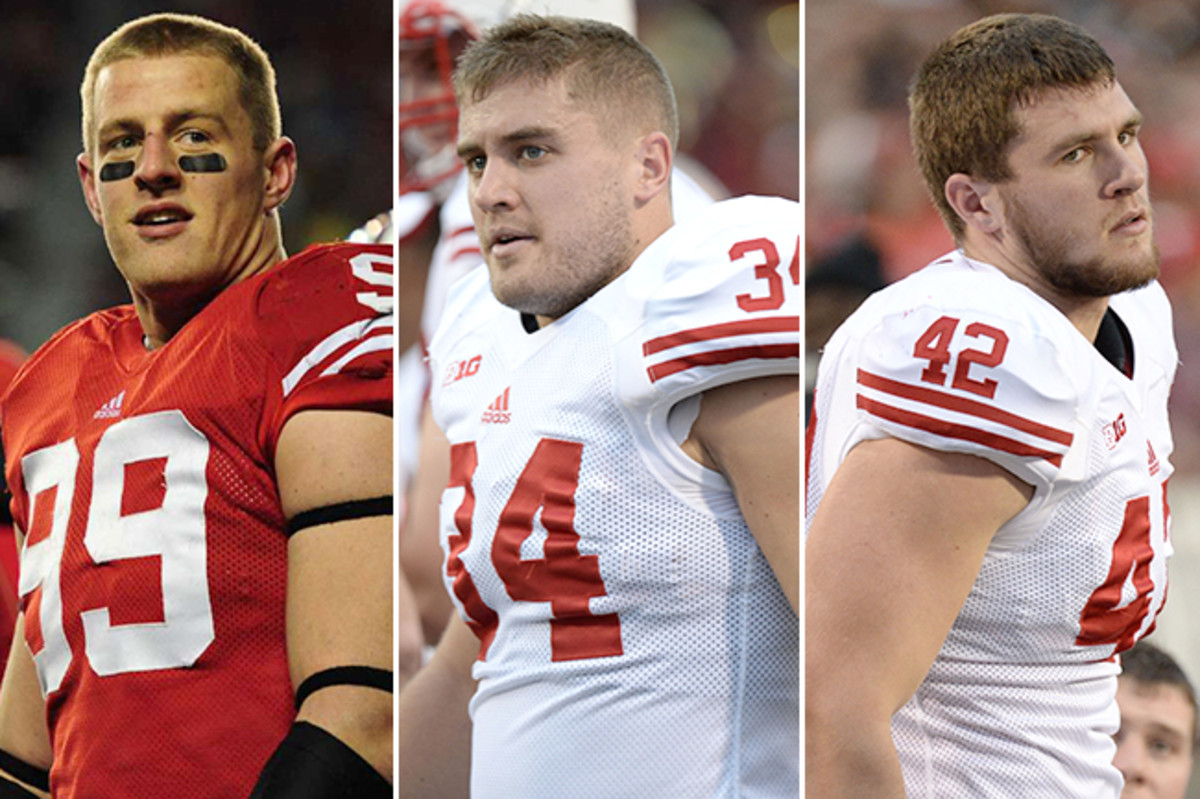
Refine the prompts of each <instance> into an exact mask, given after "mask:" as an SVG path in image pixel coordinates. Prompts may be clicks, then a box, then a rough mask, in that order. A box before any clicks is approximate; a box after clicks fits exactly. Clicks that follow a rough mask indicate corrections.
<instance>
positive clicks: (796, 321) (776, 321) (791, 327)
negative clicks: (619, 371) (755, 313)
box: [642, 316, 800, 355]
mask: <svg viewBox="0 0 1200 799" xmlns="http://www.w3.org/2000/svg"><path fill="white" fill-rule="evenodd" d="M791 331H796V332H799V331H800V317H799V316H771V317H767V318H765V319H745V320H742V321H738V322H723V323H721V324H718V325H706V326H704V327H693V328H691V329H689V330H681V331H679V332H678V333H672V334H670V335H669V336H659V337H658V338H652V339H650V340H649V341H647V342H645V343H644V344H642V354H644V355H653V354H654V353H656V352H662V351H663V350H669V349H671V348H672V347H679V346H681V345H683V344H691V343H693V342H696V341H709V340H711V339H715V338H727V337H729V336H751V335H756V334H758V333H788V332H791Z"/></svg>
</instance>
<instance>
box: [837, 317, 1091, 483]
mask: <svg viewBox="0 0 1200 799" xmlns="http://www.w3.org/2000/svg"><path fill="white" fill-rule="evenodd" d="M996 299H997V301H998V307H1002V306H1003V305H1004V303H1003V299H1002V298H996ZM1068 332H1070V331H1068ZM1061 333H1062V331H1061V330H1057V331H1056V330H1049V329H1045V328H1044V327H1042V326H1040V325H1039V320H1038V319H1037V318H1036V317H1034V316H1030V315H1024V314H1021V313H1013V312H1011V311H1009V312H1007V313H1006V314H1005V315H1004V316H1000V315H999V314H996V313H991V312H989V311H988V310H986V309H985V308H984V307H983V306H982V305H981V304H979V303H976V304H974V305H972V306H967V307H962V308H954V307H953V306H951V307H946V306H938V305H936V304H931V305H919V306H916V307H912V308H905V309H902V310H898V311H896V312H894V313H889V314H886V315H884V316H883V317H882V319H881V320H880V321H879V323H878V324H877V325H875V326H874V327H873V328H871V329H870V330H868V331H867V332H866V334H865V335H864V336H863V338H862V340H861V341H860V342H859V344H858V346H857V347H856V348H853V349H852V351H851V353H850V355H851V358H850V360H849V361H848V362H845V363H843V364H841V366H840V369H841V370H842V372H843V375H842V377H841V378H840V380H844V381H848V382H849V381H851V380H852V382H853V391H854V407H855V409H856V413H857V419H858V423H857V425H856V428H855V429H854V431H853V433H852V435H851V440H849V441H847V442H845V445H844V448H843V449H842V452H846V451H849V449H850V447H852V446H853V445H854V444H855V443H857V442H858V441H861V440H863V439H867V438H878V437H881V436H884V435H886V436H892V437H895V438H898V439H902V440H904V441H908V442H911V443H913V444H918V445H921V446H924V447H928V448H930V449H935V450H941V451H947V452H960V453H967V454H972V455H977V456H980V457H983V458H986V459H988V460H990V461H993V462H994V463H997V464H998V465H1000V466H1001V467H1002V468H1004V469H1006V470H1007V471H1009V472H1011V473H1012V474H1014V475H1015V476H1017V477H1018V478H1020V479H1021V480H1023V481H1025V482H1027V483H1029V484H1031V485H1034V486H1044V485H1048V484H1049V483H1050V482H1051V481H1053V480H1054V479H1055V478H1056V477H1057V476H1058V475H1059V473H1060V471H1061V470H1062V469H1063V466H1064V458H1066V456H1067V454H1068V451H1069V450H1070V449H1071V447H1072V444H1073V443H1074V440H1075V435H1076V424H1075V420H1076V416H1077V411H1078V408H1079V404H1080V393H1081V391H1082V390H1083V382H1084V381H1081V380H1080V379H1079V375H1080V368H1081V367H1080V365H1078V364H1075V365H1072V364H1071V363H1070V362H1069V359H1068V358H1067V357H1066V355H1065V353H1064V352H1063V351H1062V350H1061V349H1060V348H1059V347H1058V346H1057V345H1056V343H1055V342H1056V337H1057V336H1056V334H1061ZM1072 366H1074V369H1072Z"/></svg>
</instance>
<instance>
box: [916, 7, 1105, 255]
mask: <svg viewBox="0 0 1200 799" xmlns="http://www.w3.org/2000/svg"><path fill="white" fill-rule="evenodd" d="M1115 80H1116V68H1115V67H1114V66H1113V62H1112V59H1111V58H1109V56H1108V53H1106V52H1105V51H1104V48H1103V47H1101V46H1100V43H1099V42H1097V41H1096V40H1095V39H1094V38H1092V36H1091V35H1090V34H1088V33H1087V32H1086V31H1085V30H1083V29H1082V28H1080V27H1079V26H1078V25H1074V24H1072V23H1070V22H1067V21H1065V20H1062V19H1059V18H1058V17H1052V16H1048V15H1045V14H996V15H995V16H990V17H985V18H984V19H981V20H979V21H977V22H974V23H972V24H970V25H968V26H966V27H965V28H962V29H961V30H959V31H958V32H957V33H955V34H954V35H952V36H951V37H950V38H949V39H947V40H946V41H944V42H943V43H942V44H941V46H939V47H938V48H937V49H936V50H935V51H934V52H933V54H932V55H930V56H929V58H928V59H926V61H925V63H924V64H923V65H922V66H921V69H920V70H919V71H918V72H917V75H916V77H915V79H914V80H913V84H912V89H911V91H910V93H909V102H908V104H909V111H910V114H911V116H910V120H909V123H910V129H911V133H912V142H913V151H914V152H915V154H916V157H917V162H918V163H919V164H920V167H921V172H922V174H923V175H924V177H925V183H926V185H927V186H928V188H929V192H930V194H931V195H932V197H933V202H934V204H935V205H937V208H938V211H940V212H941V214H942V219H944V220H945V222H946V225H947V227H949V228H950V231H951V232H952V233H953V234H954V237H955V239H960V238H961V237H962V235H963V233H964V231H965V229H966V228H965V225H964V223H963V221H962V219H960V218H959V216H958V214H956V213H955V212H954V209H953V208H951V207H950V204H949V203H948V202H947V201H946V196H945V186H946V180H947V179H948V178H949V177H950V176H951V175H953V174H955V173H957V172H961V173H963V174H967V175H971V176H972V177H975V178H980V179H982V180H988V181H997V182H999V181H1004V180H1007V179H1009V178H1011V177H1012V172H1011V171H1010V169H1009V165H1008V153H1007V150H1008V145H1009V143H1010V142H1012V140H1013V139H1014V138H1016V136H1017V135H1018V134H1019V133H1020V132H1021V131H1020V127H1019V125H1018V123H1017V116H1016V111H1017V108H1018V107H1019V106H1020V105H1022V104H1024V103H1029V102H1032V101H1033V100H1035V99H1036V97H1037V95H1038V94H1039V93H1040V92H1042V91H1044V90H1046V89H1057V88H1064V89H1085V88H1088V87H1091V86H1103V85H1111V84H1112V83H1113V82H1114V81H1115Z"/></svg>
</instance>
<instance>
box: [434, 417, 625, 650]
mask: <svg viewBox="0 0 1200 799" xmlns="http://www.w3.org/2000/svg"><path fill="white" fill-rule="evenodd" d="M582 455H583V444H580V443H577V442H573V441H563V440H561V439H555V438H543V439H540V440H539V441H538V444H537V447H536V448H535V449H534V451H533V454H532V455H531V456H530V458H529V460H528V461H527V462H526V464H525V468H524V469H523V470H522V471H521V475H520V477H518V478H517V482H516V485H515V486H513V490H512V494H510V495H509V498H508V502H507V503H506V504H505V506H504V509H503V510H502V511H501V512H500V516H499V523H498V525H497V529H496V534H495V536H494V537H493V539H492V552H491V560H492V565H493V566H494V567H495V569H496V574H497V575H499V577H500V579H501V581H502V582H503V583H504V588H505V590H506V591H507V592H508V595H509V597H511V598H512V599H513V600H515V601H523V602H549V603H550V609H551V612H552V613H553V616H554V618H552V619H551V620H550V659H551V661H553V662H556V663H557V662H562V661H567V660H587V659H592V658H602V657H616V656H619V655H622V654H624V648H623V646H622V644H621V621H620V618H619V617H618V615H617V614H616V613H604V614H600V615H596V614H593V613H592V612H591V609H590V607H589V600H590V599H591V598H592V597H597V596H606V595H607V591H606V590H605V587H604V579H603V576H602V575H601V574H600V559H599V557H598V556H596V555H581V554H580V553H579V533H578V532H576V530H575V491H576V490H577V489H578V487H579V467H580V462H581V460H582ZM477 465H478V456H477V454H476V449H475V442H473V441H468V442H463V443H459V444H454V445H452V446H451V448H450V482H449V484H448V485H447V489H452V488H462V489H463V490H464V494H463V498H462V500H461V501H460V502H459V504H458V506H457V508H456V509H455V511H454V516H453V521H454V527H455V529H456V530H457V533H456V534H452V535H450V536H449V537H448V540H447V550H448V556H447V558H446V574H447V576H449V577H450V578H451V579H452V580H453V591H454V594H455V596H457V597H458V599H459V601H460V602H461V603H462V607H463V610H464V611H465V613H466V615H467V617H468V618H467V626H468V627H470V628H471V629H472V630H473V631H474V632H475V634H476V636H478V637H479V658H478V659H479V660H481V661H483V660H487V653H488V649H489V647H490V646H491V644H492V641H493V640H494V639H495V636H496V630H497V628H498V626H499V623H500V620H499V616H498V615H497V614H496V611H495V610H494V609H492V608H490V607H488V605H487V604H486V603H484V601H483V598H482V597H481V596H480V594H479V590H478V589H477V588H476V586H475V582H474V580H473V579H472V577H471V575H470V574H469V573H468V572H467V570H466V567H465V565H464V564H463V562H462V559H461V555H462V553H463V551H464V550H465V549H466V548H467V546H468V544H470V540H471V525H472V518H473V516H474V512H475V493H474V488H473V486H472V479H473V477H474V474H475V468H476V466H477ZM538 510H541V512H542V513H541V522H542V526H543V527H544V528H545V530H546V540H545V543H544V544H543V547H542V554H543V557H541V558H523V557H522V556H521V546H522V544H523V543H524V542H525V540H526V539H527V538H529V537H530V536H531V535H532V534H533V530H534V520H535V517H536V516H537V512H538Z"/></svg>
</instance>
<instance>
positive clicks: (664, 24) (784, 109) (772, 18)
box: [637, 0, 800, 200]
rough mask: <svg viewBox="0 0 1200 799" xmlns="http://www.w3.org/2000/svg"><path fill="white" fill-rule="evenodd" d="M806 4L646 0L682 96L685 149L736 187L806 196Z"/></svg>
mask: <svg viewBox="0 0 1200 799" xmlns="http://www.w3.org/2000/svg"><path fill="white" fill-rule="evenodd" d="M799 22H800V4H799V3H796V2H780V0H740V2H737V3H730V2H724V1H723V0H637V28H638V30H637V34H638V38H639V39H641V40H642V42H644V43H645V44H646V46H647V47H649V48H650V50H651V51H652V52H653V53H654V54H655V55H656V56H658V58H659V60H661V61H662V62H663V66H664V67H665V68H666V70H667V73H668V74H669V75H670V77H671V82H672V83H673V84H674V86H675V93H676V96H677V99H678V103H679V116H680V137H679V150H680V151H681V152H682V153H684V154H685V156H688V157H690V158H691V159H693V160H694V161H695V162H698V163H699V164H700V165H702V166H703V167H705V168H706V169H707V170H708V171H709V172H711V173H712V175H713V176H714V177H715V178H716V179H717V180H718V181H719V182H720V184H721V185H723V186H724V187H725V189H726V190H727V191H728V193H729V194H730V195H732V196H739V195H742V194H769V195H776V196H780V197H788V198H791V199H793V200H798V199H799V198H800V150H799V146H798V145H799V141H800V73H799V58H800V48H799V37H800V33H799V31H800V25H799Z"/></svg>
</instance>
